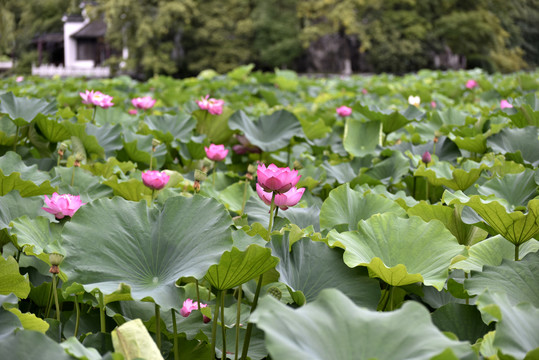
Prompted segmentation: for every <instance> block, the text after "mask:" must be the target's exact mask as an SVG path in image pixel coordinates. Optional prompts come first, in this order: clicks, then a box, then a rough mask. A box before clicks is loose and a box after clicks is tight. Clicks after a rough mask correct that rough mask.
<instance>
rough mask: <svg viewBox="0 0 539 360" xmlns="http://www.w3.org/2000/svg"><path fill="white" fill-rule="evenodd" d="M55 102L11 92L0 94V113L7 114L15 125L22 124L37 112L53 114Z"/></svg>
mask: <svg viewBox="0 0 539 360" xmlns="http://www.w3.org/2000/svg"><path fill="white" fill-rule="evenodd" d="M55 112H56V103H55V102H51V103H49V102H47V101H45V100H43V99H29V98H23V97H17V96H15V95H13V93H12V92H8V93H7V94H3V95H0V113H2V114H8V115H9V117H10V118H11V120H13V121H14V122H15V124H16V125H17V126H23V125H26V124H27V123H29V122H31V121H32V120H34V118H35V117H36V116H37V114H44V115H48V114H53V113H55Z"/></svg>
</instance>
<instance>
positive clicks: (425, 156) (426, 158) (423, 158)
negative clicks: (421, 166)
mask: <svg viewBox="0 0 539 360" xmlns="http://www.w3.org/2000/svg"><path fill="white" fill-rule="evenodd" d="M421 161H423V162H424V163H425V164H428V163H430V162H431V161H432V157H431V156H430V152H428V151H425V152H424V153H423V156H421Z"/></svg>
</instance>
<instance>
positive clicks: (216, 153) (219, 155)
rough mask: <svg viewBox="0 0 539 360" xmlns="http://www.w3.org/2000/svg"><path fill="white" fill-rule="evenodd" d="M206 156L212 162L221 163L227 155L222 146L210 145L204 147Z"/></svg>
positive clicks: (226, 150)
mask: <svg viewBox="0 0 539 360" xmlns="http://www.w3.org/2000/svg"><path fill="white" fill-rule="evenodd" d="M204 150H206V156H207V157H208V159H210V160H213V161H222V160H223V159H224V158H226V156H227V155H228V149H225V146H224V145H215V144H210V147H209V148H208V147H205V146H204Z"/></svg>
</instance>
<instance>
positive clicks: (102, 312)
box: [99, 292, 107, 333]
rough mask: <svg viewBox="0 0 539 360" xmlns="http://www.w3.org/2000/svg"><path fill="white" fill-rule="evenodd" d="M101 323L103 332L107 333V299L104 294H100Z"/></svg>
mask: <svg viewBox="0 0 539 360" xmlns="http://www.w3.org/2000/svg"><path fill="white" fill-rule="evenodd" d="M99 322H100V323H101V332H102V333H105V332H107V328H106V326H105V299H104V298H103V293H102V292H99Z"/></svg>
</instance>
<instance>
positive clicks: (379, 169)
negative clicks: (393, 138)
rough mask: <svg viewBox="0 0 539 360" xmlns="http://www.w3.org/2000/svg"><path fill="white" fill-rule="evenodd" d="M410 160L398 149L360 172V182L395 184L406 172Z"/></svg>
mask: <svg viewBox="0 0 539 360" xmlns="http://www.w3.org/2000/svg"><path fill="white" fill-rule="evenodd" d="M409 169H410V162H409V160H408V159H406V157H405V156H404V155H403V154H401V153H400V152H399V151H395V152H394V153H393V155H391V157H389V158H387V159H384V160H382V161H380V162H379V163H377V164H376V165H374V166H372V167H371V168H369V169H368V170H367V171H365V172H363V173H362V174H361V177H360V179H359V181H360V183H364V182H366V183H369V184H370V183H372V182H374V183H376V184H380V183H382V184H384V185H389V184H395V183H398V182H399V181H400V180H401V178H402V177H403V176H404V175H406V174H407V173H408V171H409ZM373 179H374V181H373Z"/></svg>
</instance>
